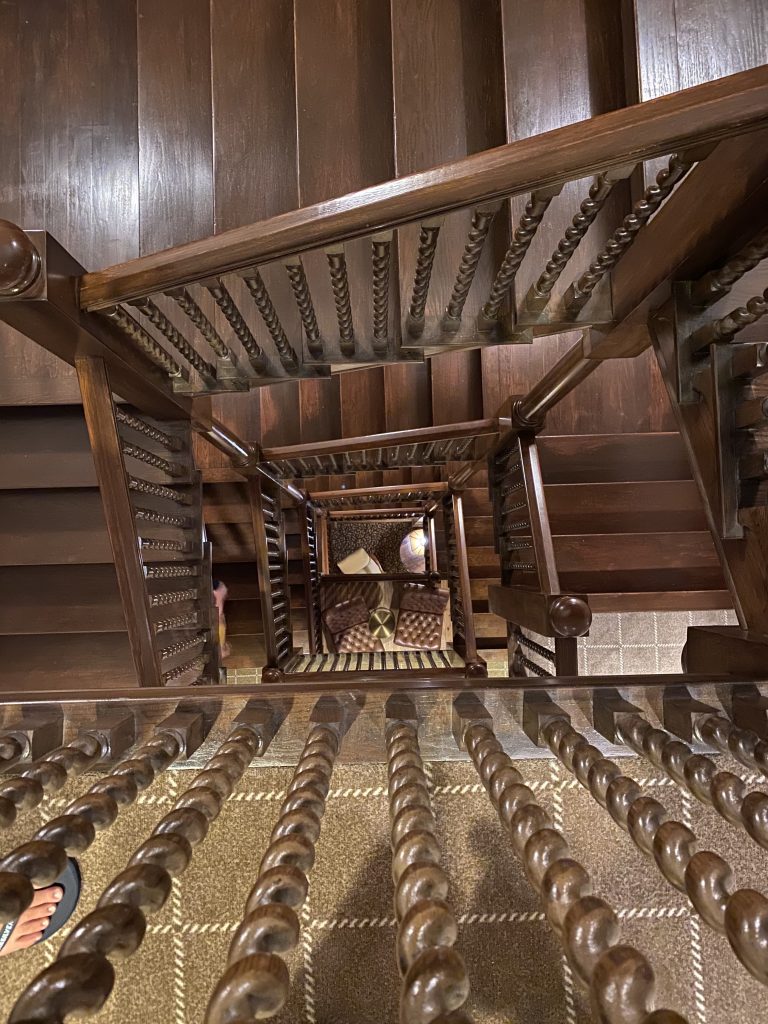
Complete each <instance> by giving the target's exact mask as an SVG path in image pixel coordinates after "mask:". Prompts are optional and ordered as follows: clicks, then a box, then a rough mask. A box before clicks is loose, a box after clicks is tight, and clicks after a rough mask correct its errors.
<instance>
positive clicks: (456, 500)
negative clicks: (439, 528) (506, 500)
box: [433, 494, 478, 665]
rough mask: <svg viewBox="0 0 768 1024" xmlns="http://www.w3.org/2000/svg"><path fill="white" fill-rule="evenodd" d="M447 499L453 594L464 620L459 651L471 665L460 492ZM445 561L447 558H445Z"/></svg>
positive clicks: (473, 644)
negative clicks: (453, 557) (453, 549)
mask: <svg viewBox="0 0 768 1024" xmlns="http://www.w3.org/2000/svg"><path fill="white" fill-rule="evenodd" d="M447 500H449V501H450V502H451V505H452V510H453V514H452V519H453V527H454V541H455V544H456V579H455V583H454V586H455V594H456V597H457V598H458V600H459V603H460V605H461V608H460V611H461V615H462V618H463V622H464V628H463V635H462V637H461V641H462V644H461V650H460V651H459V653H460V654H461V656H462V657H463V658H464V661H465V663H466V664H467V665H472V664H476V663H477V661H478V656H477V641H476V639H475V619H474V616H473V614H472V591H471V585H470V582H469V568H468V565H467V539H466V536H465V534H464V509H463V504H462V499H461V495H460V494H452V495H451V496H450V498H448V499H447ZM433 540H434V537H433ZM445 561H448V560H447V559H446V560H445ZM433 567H434V562H433Z"/></svg>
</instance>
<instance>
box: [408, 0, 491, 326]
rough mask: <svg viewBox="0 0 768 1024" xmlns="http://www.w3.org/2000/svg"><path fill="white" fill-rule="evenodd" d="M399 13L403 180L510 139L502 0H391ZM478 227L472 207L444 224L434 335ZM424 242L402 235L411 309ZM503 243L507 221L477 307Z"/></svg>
mask: <svg viewBox="0 0 768 1024" xmlns="http://www.w3.org/2000/svg"><path fill="white" fill-rule="evenodd" d="M391 7H392V63H393V88H394V105H395V124H394V128H395V166H396V172H397V175H398V176H399V177H402V176H403V175H406V174H413V173H414V172H417V171H424V170H426V169H427V168H429V167H435V166H437V165H439V164H442V163H445V162H446V161H448V160H456V159H460V158H461V157H463V156H466V155H467V154H470V153H476V152H478V151H479V150H484V149H489V148H491V147H493V146H498V145H501V144H502V143H503V142H505V141H506V139H505V135H504V109H503V83H502V57H501V16H500V11H499V0H476V2H475V3H472V4H467V3H465V2H462V0H427V2H424V0H393V2H392V5H391ZM470 222H471V211H464V212H462V213H456V214H453V215H451V216H449V217H448V218H447V219H446V221H445V223H444V224H443V226H442V228H441V233H440V237H439V240H438V245H437V251H436V253H435V259H434V264H433V269H432V279H431V283H430V289H429V293H428V298H427V305H426V310H425V314H426V321H427V329H428V330H429V328H430V326H431V327H432V329H435V328H436V326H437V323H438V321H439V319H440V318H441V317H442V315H443V313H444V311H445V307H446V304H447V302H448V299H449V296H450V294H451V289H452V288H453V284H454V281H455V278H456V271H457V269H458V266H459V260H460V257H461V253H462V250H463V248H464V245H465V242H466V240H467V233H468V230H469V227H470ZM418 238H419V228H418V226H417V225H413V226H409V227H404V228H401V229H400V230H399V231H398V257H399V259H398V263H399V271H400V275H399V280H400V292H401V294H402V296H403V297H404V303H405V304H406V305H407V303H409V302H410V297H411V291H412V288H413V278H414V271H415V267H416V256H417V252H418ZM505 242H506V234H505V225H504V223H503V217H498V216H497V218H496V223H495V225H494V227H493V228H492V230H491V237H490V238H489V240H488V241H487V242H486V244H485V246H484V251H483V254H482V256H481V259H480V263H479V265H478V268H477V271H476V274H475V279H474V282H473V285H472V289H473V291H472V295H473V296H478V299H477V301H483V300H482V299H480V298H479V296H481V295H482V296H484V295H485V293H486V292H487V291H488V289H489V288H490V284H491V281H492V279H493V275H494V273H495V264H496V263H497V262H498V260H499V259H500V258H501V252H502V251H503V245H504V243H505ZM494 257H495V258H494ZM476 304H477V303H476V302H475V301H474V299H473V300H472V305H471V306H470V307H469V308H468V309H467V311H466V314H467V315H466V317H465V321H464V323H463V324H462V330H461V331H460V332H459V337H462V336H464V335H466V334H469V333H471V332H472V330H473V326H474V325H473V318H472V316H471V315H469V313H470V309H471V308H475V307H476ZM452 340H455V337H454V339H452Z"/></svg>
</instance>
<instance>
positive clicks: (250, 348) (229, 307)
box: [208, 281, 267, 373]
mask: <svg viewBox="0 0 768 1024" xmlns="http://www.w3.org/2000/svg"><path fill="white" fill-rule="evenodd" d="M208 291H209V292H210V293H211V295H212V296H213V297H214V299H215V300H216V305H217V306H218V307H219V309H220V310H221V311H222V313H223V314H224V316H225V317H226V318H227V320H228V321H229V325H230V327H231V328H232V330H233V331H234V332H235V336H236V337H237V338H238V340H239V342H240V344H241V345H242V346H243V348H244V349H245V351H246V352H247V353H248V358H249V360H250V362H251V366H252V367H253V368H254V370H256V372H257V373H264V371H265V370H266V369H267V360H266V358H265V356H264V353H263V352H262V351H261V349H260V348H259V346H258V345H257V343H256V339H255V338H254V336H253V335H252V334H251V331H250V329H249V327H248V324H247V323H246V322H245V320H244V319H243V314H242V313H241V312H240V310H239V309H238V308H237V305H236V303H235V300H234V299H233V298H232V296H231V295H230V294H229V291H228V290H227V289H226V288H225V287H224V285H223V284H222V283H221V281H219V283H218V284H217V285H208Z"/></svg>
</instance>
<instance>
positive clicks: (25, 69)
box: [0, 0, 139, 404]
mask: <svg viewBox="0 0 768 1024" xmlns="http://www.w3.org/2000/svg"><path fill="white" fill-rule="evenodd" d="M0 19H2V23H1V24H0V66H1V67H2V68H3V96H4V100H3V105H4V115H3V118H2V122H3V127H2V128H0V133H1V134H0V154H1V155H0V180H1V181H2V182H3V189H2V193H1V194H0V217H3V218H7V219H9V220H11V221H14V222H15V223H18V224H21V225H23V226H24V227H27V228H47V229H48V230H49V231H51V232H52V233H53V234H54V235H55V236H56V237H57V238H58V239H59V240H60V241H61V242H62V243H63V244H64V245H65V246H67V247H68V248H70V250H71V251H72V252H73V254H74V255H75V256H76V257H77V258H79V259H80V260H81V261H82V262H83V263H84V264H85V265H86V266H88V267H100V266H106V265H108V264H110V263H112V262H113V261H115V260H118V261H122V260H126V259H131V258H133V257H135V256H137V255H138V254H139V248H138V216H137V214H138V205H137V201H138V180H137V176H138V133H137V123H136V11H135V0H115V3H111V4H109V5H103V4H102V5H99V4H92V3H88V2H87V0H73V2H72V3H67V4H61V3H57V0H13V2H11V3H7V4H4V5H3V7H2V12H1V13H0ZM0 347H2V351H3V374H2V375H0V401H1V402H2V403H3V404H16V403H17V402H18V403H22V404H36V403H60V402H78V401H79V388H78V385H77V377H76V374H75V371H74V367H71V366H69V365H67V364H66V363H64V362H63V361H61V360H60V359H58V358H56V357H55V356H53V355H51V354H50V353H49V352H46V351H45V350H44V349H42V348H40V347H39V346H38V345H35V344H33V342H32V341H30V340H29V339H28V338H27V337H24V336H23V334H21V333H17V332H16V331H15V330H12V329H11V328H9V327H6V326H5V325H4V324H3V325H0Z"/></svg>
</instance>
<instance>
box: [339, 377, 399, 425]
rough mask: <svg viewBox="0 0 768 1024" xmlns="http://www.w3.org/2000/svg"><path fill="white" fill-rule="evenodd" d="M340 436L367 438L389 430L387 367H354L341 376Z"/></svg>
mask: <svg viewBox="0 0 768 1024" xmlns="http://www.w3.org/2000/svg"><path fill="white" fill-rule="evenodd" d="M339 398H340V400H341V436H342V437H364V436H365V435H366V434H381V433H383V432H384V431H385V430H386V429H387V426H386V416H385V412H384V367H377V368H375V369H369V370H352V371H348V372H345V373H342V374H340V375H339Z"/></svg>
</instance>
